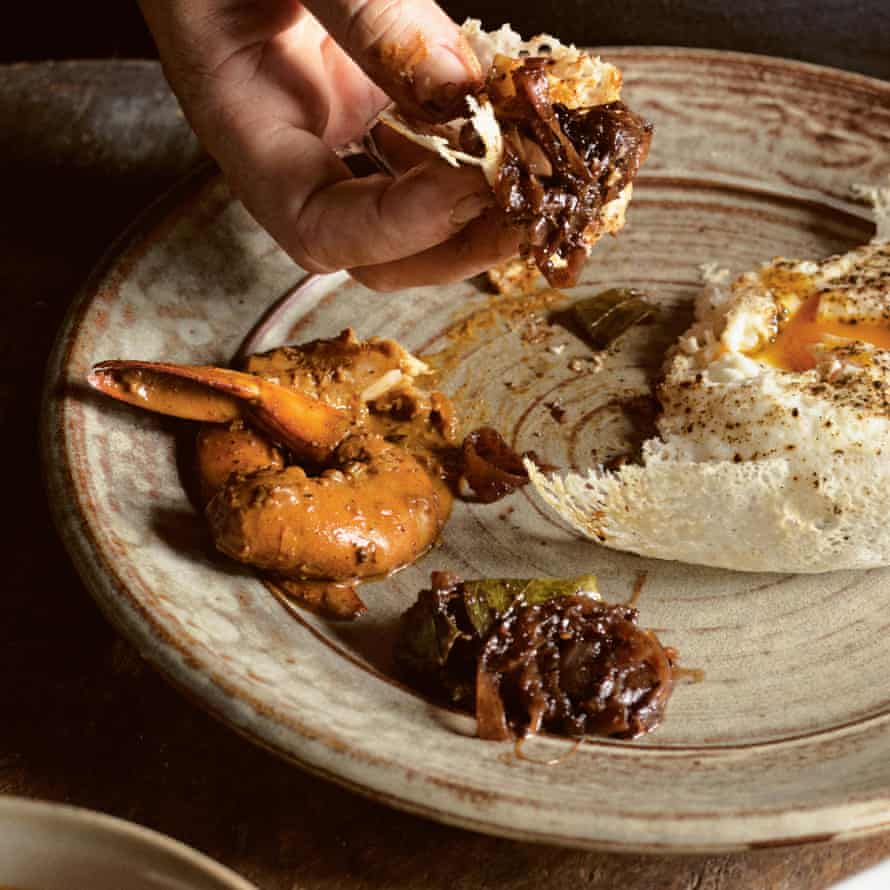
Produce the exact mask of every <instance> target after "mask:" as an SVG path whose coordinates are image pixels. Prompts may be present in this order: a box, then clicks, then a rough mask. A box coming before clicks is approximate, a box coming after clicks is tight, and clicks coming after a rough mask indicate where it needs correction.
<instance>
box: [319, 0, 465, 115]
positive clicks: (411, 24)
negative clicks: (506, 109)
mask: <svg viewBox="0 0 890 890" xmlns="http://www.w3.org/2000/svg"><path fill="white" fill-rule="evenodd" d="M306 7H307V8H308V9H309V10H310V11H311V12H312V14H313V15H314V16H315V17H316V18H317V19H318V20H319V21H320V22H321V23H322V25H324V27H325V28H326V29H327V31H328V33H329V34H330V35H331V36H332V37H333V38H334V40H336V41H337V43H339V44H340V46H341V47H343V49H344V50H345V51H346V52H347V53H348V54H349V55H350V56H352V58H353V59H355V61H356V62H357V63H358V64H359V65H360V66H361V67H362V69H363V70H364V71H365V73H366V74H368V76H369V77H370V78H371V79H372V80H373V81H374V82H375V83H376V84H378V86H380V87H382V88H383V89H384V90H385V91H386V93H387V94H388V95H389V96H390V97H391V98H392V99H394V100H395V101H396V102H397V103H398V104H399V105H400V106H401V108H402V109H403V110H404V111H406V112H408V113H409V114H411V115H414V116H417V117H420V118H422V119H425V120H447V119H449V118H451V117H453V116H454V115H455V113H456V111H457V110H458V106H459V105H460V104H461V103H462V101H463V96H464V95H465V94H466V93H467V92H468V91H469V90H470V89H472V87H473V86H475V85H477V84H478V83H479V81H480V80H481V77H482V69H481V67H480V65H479V60H478V59H477V58H476V54H475V53H474V52H473V50H472V48H471V47H470V45H469V43H467V40H466V38H465V37H464V36H463V34H462V32H461V30H460V28H458V26H457V25H456V24H455V23H454V22H453V21H452V20H451V19H450V18H449V17H448V16H447V15H446V14H445V13H444V12H443V11H442V9H440V8H439V6H438V5H437V4H436V3H434V2H432V0H309V2H307V3H306Z"/></svg>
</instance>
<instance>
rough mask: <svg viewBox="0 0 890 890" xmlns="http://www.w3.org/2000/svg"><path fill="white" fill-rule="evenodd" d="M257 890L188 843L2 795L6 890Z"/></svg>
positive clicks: (0, 845) (0, 872)
mask: <svg viewBox="0 0 890 890" xmlns="http://www.w3.org/2000/svg"><path fill="white" fill-rule="evenodd" d="M6 887H9V888H15V890H71V888H72V887H89V888H90V890H121V888H122V887H126V888H127V890H256V887H254V885H253V884H249V883H248V882H247V881H245V880H244V879H242V878H239V877H238V875H236V874H235V873H234V872H231V871H229V870H228V869H227V868H224V867H223V866H221V865H219V864H217V863H216V862H214V861H213V860H212V859H208V858H207V857H206V856H204V855H202V854H201V853H198V852H196V851H195V850H192V849H191V848H190V847H186V846H185V845H184V844H181V843H179V842H178V841H174V840H173V839H172V838H169V837H165V836H164V835H162V834H158V833H157V832H155V831H149V830H148V829H147V828H142V827H140V826H138V825H134V824H132V823H131V822H124V821H122V820H121V819H115V818H112V817H111V816H105V815H103V814H101V813H95V812H93V811H92V810H84V809H79V808H77V807H69V806H63V805H61V804H51V803H39V802H36V801H32V800H25V799H23V798H19V797H9V796H0V888H6Z"/></svg>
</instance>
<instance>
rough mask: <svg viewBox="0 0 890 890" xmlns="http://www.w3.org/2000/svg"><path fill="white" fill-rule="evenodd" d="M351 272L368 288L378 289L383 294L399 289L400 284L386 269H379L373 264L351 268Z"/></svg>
mask: <svg viewBox="0 0 890 890" xmlns="http://www.w3.org/2000/svg"><path fill="white" fill-rule="evenodd" d="M349 274H350V275H351V276H352V277H353V278H354V279H355V280H356V281H357V282H358V283H359V284H362V285H364V286H365V287H366V288H368V290H373V291H377V292H378V293H381V294H387V293H392V292H393V291H396V290H398V289H399V285H398V284H397V283H396V282H395V281H394V280H393V279H392V277H391V276H390V275H389V274H388V273H387V272H386V271H385V270H382V269H377V268H375V267H373V266H367V267H362V268H359V269H350V270H349Z"/></svg>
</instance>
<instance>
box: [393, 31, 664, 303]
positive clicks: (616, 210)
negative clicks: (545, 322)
mask: <svg viewBox="0 0 890 890" xmlns="http://www.w3.org/2000/svg"><path fill="white" fill-rule="evenodd" d="M462 30H463V34H464V36H465V37H466V39H467V41H468V42H469V44H470V46H471V47H472V48H473V50H474V52H475V53H476V55H477V57H478V59H479V62H480V64H481V67H482V71H483V72H484V75H485V76H484V81H483V84H482V87H481V89H480V90H478V91H477V92H476V94H475V95H468V96H467V97H466V111H465V116H463V117H458V118H455V119H453V120H451V121H448V122H446V123H439V124H429V123H425V122H422V121H418V120H412V119H410V117H409V116H408V115H407V113H405V114H404V115H403V113H401V112H400V110H399V109H398V108H397V107H393V108H391V109H389V110H387V111H385V112H383V114H382V115H381V120H382V121H383V122H384V123H385V124H387V125H388V126H390V127H392V128H393V129H394V130H396V131H398V132H399V133H401V134H402V135H403V136H405V137H407V138H408V139H410V140H411V141H412V142H416V143H418V144H420V145H423V146H424V147H426V148H428V149H430V150H431V151H435V152H437V153H438V154H439V155H441V156H442V157H443V158H445V159H446V160H447V161H448V162H449V163H451V164H453V165H455V166H457V165H458V164H475V165H477V166H479V167H481V169H482V172H483V173H484V174H485V178H486V179H487V180H488V183H489V185H491V187H492V189H493V190H494V193H495V198H496V203H497V205H498V206H499V207H500V208H501V210H502V211H503V213H504V216H505V218H506V220H507V221H508V223H513V224H518V225H521V226H523V228H524V229H525V231H526V243H525V244H524V245H523V248H522V250H523V254H524V255H528V256H529V257H531V258H532V259H533V260H534V262H535V263H536V264H537V266H538V268H539V269H540V270H541V272H542V273H543V275H544V276H545V278H546V279H547V280H548V282H549V283H550V284H551V285H553V286H554V287H571V286H572V285H573V284H575V282H576V281H577V278H578V275H579V274H580V271H581V268H582V267H583V265H584V261H585V260H586V258H587V255H588V253H589V252H590V249H591V248H592V247H593V245H594V243H595V242H596V241H597V240H599V238H601V237H602V236H603V235H605V234H606V233H612V234H614V233H616V232H617V231H618V230H619V229H621V228H622V227H623V226H624V222H625V213H626V211H627V205H628V203H629V201H630V198H631V194H632V192H633V185H632V182H633V179H634V177H635V176H636V173H637V170H638V169H639V167H640V164H642V163H643V161H644V160H645V159H646V155H647V153H648V151H649V143H650V141H651V138H652V125H651V124H649V123H648V122H647V121H645V120H644V119H643V118H642V117H640V116H639V115H637V114H634V113H633V112H632V111H630V110H629V109H628V108H627V107H626V106H625V105H624V104H623V103H622V102H621V101H620V93H621V72H620V71H619V70H618V69H617V68H616V67H615V66H614V65H610V64H608V63H607V62H603V61H601V60H600V59H599V58H597V57H595V56H591V55H589V54H587V53H585V52H583V51H582V50H579V49H576V48H575V47H574V46H564V45H563V44H562V43H560V42H559V41H558V40H557V39H556V38H555V37H551V36H549V35H547V34H541V35H539V36H538V37H535V38H533V39H532V40H529V41H524V40H522V38H521V37H520V36H519V34H517V33H516V32H515V31H513V30H512V29H511V28H510V26H509V25H504V26H503V27H502V28H501V29H500V30H498V31H493V32H490V33H487V32H485V31H483V30H482V29H481V27H480V22H479V21H477V20H475V19H468V20H467V21H466V22H465V23H464V25H463V27H462Z"/></svg>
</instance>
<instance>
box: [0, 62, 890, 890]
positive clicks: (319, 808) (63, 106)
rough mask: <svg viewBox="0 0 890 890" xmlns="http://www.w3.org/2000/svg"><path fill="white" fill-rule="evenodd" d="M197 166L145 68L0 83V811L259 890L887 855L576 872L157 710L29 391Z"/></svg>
mask: <svg viewBox="0 0 890 890" xmlns="http://www.w3.org/2000/svg"><path fill="white" fill-rule="evenodd" d="M200 159H201V153H200V150H199V148H198V146H197V144H196V142H195V140H194V137H193V136H192V135H191V133H190V131H189V129H188V126H187V124H186V123H185V121H184V119H183V118H182V115H181V114H180V112H179V110H178V108H177V105H176V103H175V100H174V99H173V97H172V96H171V95H170V93H169V91H168V90H167V88H166V86H165V84H164V81H163V78H162V76H161V73H160V69H159V67H158V66H157V64H155V63H152V62H134V61H129V62H124V61H107V62H106V61H103V62H70V63H58V64H35V65H20V66H13V67H6V68H2V67H0V198H2V210H3V212H2V216H0V228H2V238H0V295H2V300H0V317H2V321H3V323H2V325H0V344H2V345H0V367H2V380H0V418H2V428H3V437H2V456H3V464H4V465H5V466H6V467H7V470H6V472H7V474H8V475H7V481H6V483H5V490H6V492H7V494H6V496H5V497H4V503H6V504H7V505H8V508H9V509H8V512H7V514H6V516H5V517H4V522H3V524H2V528H3V531H2V548H3V551H2V565H3V568H4V574H3V583H2V593H0V792H2V793H5V794H18V795H24V796H28V797H35V798H41V799H46V800H54V801H64V802H67V803H72V804H78V805H81V806H86V807H92V808H95V809H98V810H103V811H105V812H108V813H112V814H114V815H117V816H121V817H124V818H126V819H131V820H134V821H136V822H139V823H142V824H143V825H147V826H150V827H152V828H155V829H157V830H159V831H162V832H165V833H166V834H169V835H172V836H173V837H176V838H178V839H180V840H182V841H185V842H186V843H188V844H191V845H192V846H194V847H197V848H198V849H200V850H202V851H204V852H205V853H207V854H209V855H210V856H212V857H213V858H215V859H217V860H219V861H220V862H223V863H225V864H227V865H228V866H230V867H231V868H233V869H235V870H236V871H238V872H240V873H241V874H243V875H244V876H245V877H247V878H248V879H250V880H252V881H253V882H254V883H256V884H257V886H258V887H260V888H262V890H285V888H288V890H291V888H294V890H296V888H300V890H322V888H324V890H340V888H342V890H346V888H351V890H359V888H361V890H365V888H367V890H370V888H412V890H438V888H443V890H445V888H447V890H464V888H466V890H470V888H473V890H478V888H486V887H498V888H505V890H520V888H522V890H525V888H552V890H559V888H571V890H594V888H598V890H600V888H601V890H607V888H608V890H612V888H616V887H621V888H623V890H692V888H696V890H741V888H745V890H798V888H804V890H820V888H825V887H827V886H828V885H829V884H831V883H832V882H834V881H836V880H838V879H839V878H841V877H842V876H845V875H848V874H851V873H853V872H855V871H857V870H859V869H862V868H865V867H867V866H868V865H871V864H873V863H875V862H877V861H878V860H879V859H881V858H882V857H884V856H887V855H890V836H883V837H875V838H871V839H866V840H862V841H858V842H856V843H849V844H845V845H834V846H808V847H802V848H797V849H773V850H762V851H758V852H752V853H744V854H737V855H720V856H706V857H701V856H700V857H683V858H680V857H677V858H667V857H664V858H662V857H651V856H630V855H621V856H618V855H606V854H597V853H581V852H576V851H571V850H562V849H557V848H553V847H543V846H534V845H529V844H522V843H517V842H515V841H507V840H500V839H497V838H489V837H484V836H481V835H474V834H470V833H468V832H464V831H460V830H457V829H453V828H446V827H443V826H440V825H436V824H434V823H431V822H426V821H423V820H421V819H418V818H415V817H413V816H408V815H404V814H402V813H398V812H395V811H391V810H388V809H385V808H383V807H381V806H379V805H378V804H374V803H371V802H369V801H366V800H364V799H363V798H361V797H357V796H356V795H354V794H351V793H349V792H346V791H343V790H341V789H339V788H337V787H335V786H333V785H330V784H327V783H325V782H323V781H320V780H318V779H315V778H313V777H311V776H309V775H306V774H304V773H302V772H301V771H299V770H298V769H296V768H294V767H292V766H288V765H287V764H284V763H281V762H279V761H278V760H276V759H274V758H273V757H272V756H271V755H269V754H267V753H265V752H264V751H261V750H259V749H257V748H255V747H253V746H252V745H251V744H249V743H248V742H246V741H244V740H243V739H241V738H239V737H238V736H236V735H235V734H233V733H232V732H231V731H230V730H228V729H226V728H224V727H223V726H221V725H219V724H217V723H216V722H215V721H214V720H212V719H211V718H210V717H208V716H206V715H205V714H204V713H202V712H201V711H200V710H198V709H197V708H196V707H195V706H194V705H192V704H191V703H190V702H188V701H186V700H184V699H183V698H181V697H180V696H179V695H178V694H177V693H176V692H174V691H173V690H172V689H171V688H169V687H168V686H167V685H166V684H165V683H164V681H163V680H162V679H161V678H160V677H159V676H158V675H157V674H155V673H154V672H153V671H152V670H151V668H149V667H148V666H147V665H146V664H144V663H143V662H142V661H141V660H140V658H139V656H138V655H137V654H136V652H135V651H134V650H133V649H132V648H131V647H130V645H129V644H128V643H127V642H125V641H124V640H122V639H121V638H120V637H118V636H117V634H116V633H115V632H114V630H113V629H112V628H111V627H109V625H107V624H106V623H105V621H104V619H103V618H102V617H101V615H100V614H99V612H98V610H97V608H96V607H95V606H94V604H93V602H92V600H91V599H90V597H89V595H88V594H87V592H86V591H85V589H84V587H83V585H82V584H81V583H80V581H79V579H78V577H77V576H76V574H75V573H74V570H73V568H72V567H71V564H70V562H69V560H68V558H67V556H66V554H65V552H64V550H63V549H62V547H61V544H60V543H59V541H58V540H57V537H56V535H55V532H54V530H53V528H52V525H51V522H50V517H49V512H48V509H47V506H46V503H45V496H44V493H43V489H42V486H41V481H40V467H39V462H38V457H37V447H36V438H37V419H38V413H39V403H40V386H41V377H42V373H43V366H44V363H45V361H46V357H47V354H48V352H49V349H50V346H51V344H52V340H53V337H54V334H55V331H56V329H57V327H58V325H59V323H60V321H61V318H62V316H63V314H64V312H65V310H66V308H67V306H68V305H69V303H70V301H71V299H72V296H73V295H74V293H75V292H76V289H77V287H78V285H79V284H80V283H81V281H82V280H83V279H84V277H85V276H86V274H87V272H88V271H89V269H90V267H91V265H92V264H93V263H94V262H95V261H96V259H97V258H98V257H99V255H100V254H101V252H102V251H103V250H104V249H105V248H106V247H107V246H108V244H109V243H110V241H111V239H112V238H113V237H114V236H115V235H116V234H117V233H118V232H119V231H120V230H121V229H122V228H123V226H124V225H125V224H126V223H127V222H128V221H129V220H130V219H131V218H132V217H133V215H134V214H135V213H136V212H137V211H138V210H139V209H140V208H141V207H142V206H143V205H145V204H146V203H147V202H148V201H149V200H151V198H152V197H153V196H155V195H156V194H158V193H159V192H161V191H162V190H163V189H164V188H165V187H166V186H167V185H169V184H170V183H172V182H173V181H174V180H176V179H177V177H179V176H181V175H182V174H183V173H184V172H185V171H187V170H188V169H189V168H190V167H192V166H193V165H194V164H195V163H197V162H198V161H199V160H200Z"/></svg>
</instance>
